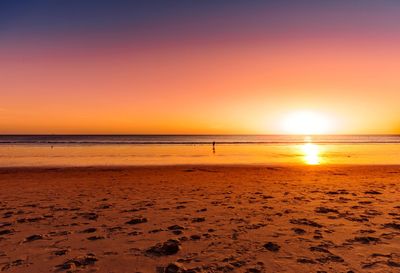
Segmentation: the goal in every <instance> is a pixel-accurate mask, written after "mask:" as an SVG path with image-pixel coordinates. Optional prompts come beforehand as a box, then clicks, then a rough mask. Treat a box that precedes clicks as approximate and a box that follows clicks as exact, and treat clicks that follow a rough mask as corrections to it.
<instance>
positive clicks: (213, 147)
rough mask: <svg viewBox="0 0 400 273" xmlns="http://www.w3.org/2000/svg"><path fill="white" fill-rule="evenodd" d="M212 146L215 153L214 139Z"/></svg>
mask: <svg viewBox="0 0 400 273" xmlns="http://www.w3.org/2000/svg"><path fill="white" fill-rule="evenodd" d="M212 147H213V153H214V154H215V141H213V143H212Z"/></svg>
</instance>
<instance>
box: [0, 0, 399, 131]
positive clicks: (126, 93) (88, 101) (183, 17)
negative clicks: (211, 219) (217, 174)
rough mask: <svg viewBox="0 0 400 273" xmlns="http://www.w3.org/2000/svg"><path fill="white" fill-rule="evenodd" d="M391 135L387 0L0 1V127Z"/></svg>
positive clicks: (391, 46)
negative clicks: (297, 127)
mask: <svg viewBox="0 0 400 273" xmlns="http://www.w3.org/2000/svg"><path fill="white" fill-rule="evenodd" d="M301 110H310V111H314V112H316V113H320V114H321V115H324V116H327V117H329V118H330V119H332V120H334V122H333V124H334V125H333V126H332V127H331V128H330V131H329V133H338V134H341V133H349V134H350V133H360V134H363V133H400V2H399V1H385V0H382V1H368V0H365V1H361V0H359V1H355V0H354V1H300V0H297V1H284V0H283V1H252V0H248V1H235V0H230V1H207V0H201V1H200V0H199V1H190V0H182V1H174V0H163V1H151V0H143V1H134V0H132V1H115V0H113V1H111V0H109V1H102V0H93V1H85V0H82V1H78V0H68V1H67V0H65V1H63V0H60V1H40V0H38V1H18V0H13V1H1V2H0V133H2V134H14V133H18V134H19V133H50V134H53V133H82V134H84V133H109V134H113V133H169V134H175V133H185V134H187V133H191V134H198V133H218V134H220V133H223V134H224V133H258V134H263V133H283V132H282V130H281V123H282V119H284V117H285V116H287V115H288V114H290V113H291V112H295V111H301Z"/></svg>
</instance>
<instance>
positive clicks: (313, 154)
mask: <svg viewBox="0 0 400 273" xmlns="http://www.w3.org/2000/svg"><path fill="white" fill-rule="evenodd" d="M301 148H302V151H303V160H304V162H305V163H306V164H307V165H318V164H321V158H320V147H319V146H318V145H317V144H313V143H311V142H309V143H306V144H304V145H302V147H301Z"/></svg>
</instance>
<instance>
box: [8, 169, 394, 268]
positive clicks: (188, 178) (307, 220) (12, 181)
mask: <svg viewBox="0 0 400 273" xmlns="http://www.w3.org/2000/svg"><path fill="white" fill-rule="evenodd" d="M399 174H400V166H396V165H392V166H391V165H381V166H379V165H375V166H373V165H357V166H355V165H342V166H340V165H339V166H334V165H316V166H307V165H298V166H267V165H235V166H230V165H218V166H217V165H185V166H183V165H182V166H136V167H127V166H122V167H118V166H113V167H52V168H50V167H37V168H29V167H21V168H1V169H0V184H1V187H0V246H1V247H0V270H1V271H4V272H75V271H82V272H321V273H322V272H349V273H350V272H398V271H399V270H400V183H399V182H400V181H399V179H400V178H399V177H400V176H399Z"/></svg>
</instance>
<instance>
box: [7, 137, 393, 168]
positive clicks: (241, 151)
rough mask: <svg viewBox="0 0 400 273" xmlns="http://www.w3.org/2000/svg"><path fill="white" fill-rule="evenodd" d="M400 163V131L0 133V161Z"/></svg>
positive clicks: (32, 163) (63, 163)
mask: <svg viewBox="0 0 400 273" xmlns="http://www.w3.org/2000/svg"><path fill="white" fill-rule="evenodd" d="M199 164H210V165H219V164H226V165H236V164H238V165H246V164H257V165H299V164H300V165H322V164H325V165H329V164H331V165H341V164H354V165H358V164H363V165H397V164H400V135H310V136H306V135H0V167H63V166H141V165H199Z"/></svg>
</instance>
